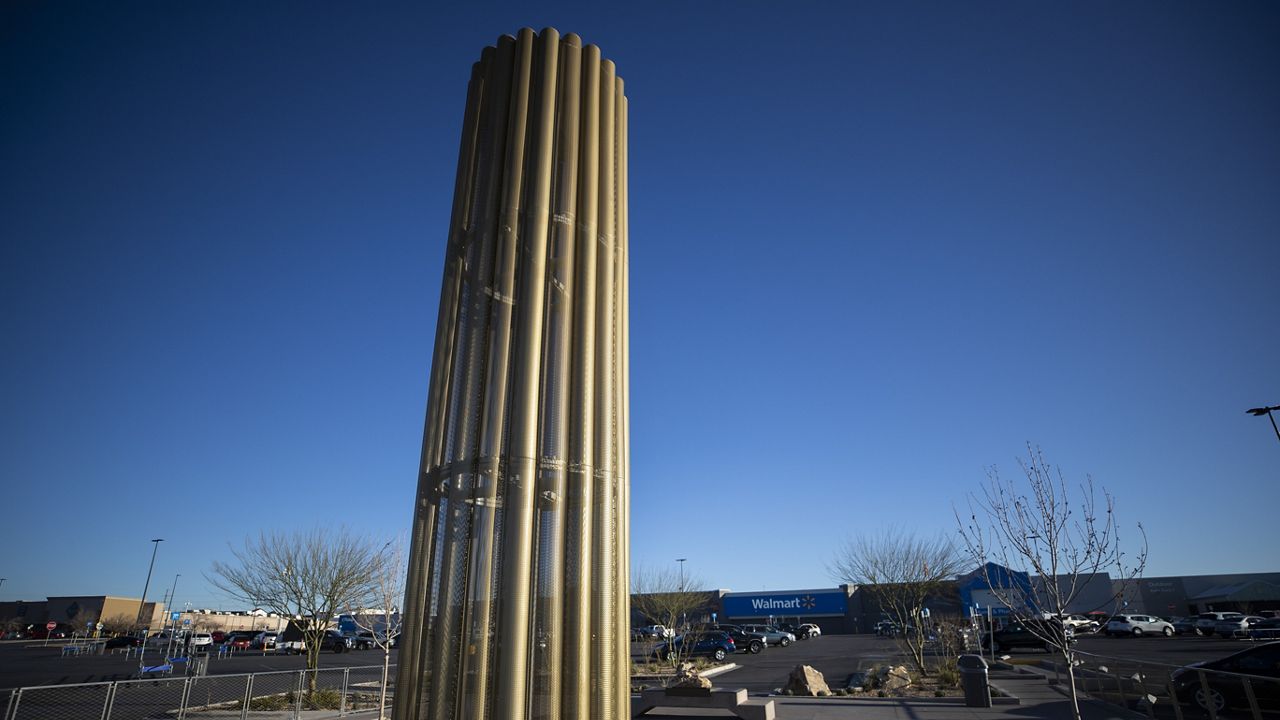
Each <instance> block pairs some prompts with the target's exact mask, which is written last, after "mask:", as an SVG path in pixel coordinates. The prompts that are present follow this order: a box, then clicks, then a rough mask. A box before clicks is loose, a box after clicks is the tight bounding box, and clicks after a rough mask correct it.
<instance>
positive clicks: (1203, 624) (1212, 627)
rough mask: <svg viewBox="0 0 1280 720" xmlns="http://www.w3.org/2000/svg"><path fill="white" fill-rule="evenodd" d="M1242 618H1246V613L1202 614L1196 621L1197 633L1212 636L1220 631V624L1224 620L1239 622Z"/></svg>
mask: <svg viewBox="0 0 1280 720" xmlns="http://www.w3.org/2000/svg"><path fill="white" fill-rule="evenodd" d="M1242 617H1244V613H1238V612H1202V613H1200V616H1199V617H1198V618H1197V619H1196V633H1197V634H1199V635H1212V634H1213V633H1214V632H1215V631H1216V630H1217V629H1218V628H1217V626H1218V623H1220V622H1222V621H1223V620H1239V619H1240V618H1242Z"/></svg>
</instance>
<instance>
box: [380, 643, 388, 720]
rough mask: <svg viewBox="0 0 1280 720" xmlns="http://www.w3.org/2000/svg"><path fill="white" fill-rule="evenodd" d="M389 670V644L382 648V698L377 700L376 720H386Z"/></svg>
mask: <svg viewBox="0 0 1280 720" xmlns="http://www.w3.org/2000/svg"><path fill="white" fill-rule="evenodd" d="M390 669H391V643H390V641H388V642H387V646H386V647H384V648H382V696H381V697H380V698H378V720H386V716H387V713H386V710H387V674H388V672H389V671H390Z"/></svg>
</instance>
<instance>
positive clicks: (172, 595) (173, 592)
mask: <svg viewBox="0 0 1280 720" xmlns="http://www.w3.org/2000/svg"><path fill="white" fill-rule="evenodd" d="M180 577H182V573H178V574H177V575H174V576H173V588H172V589H170V590H169V602H168V603H166V604H165V606H164V608H165V610H170V611H171V610H172V606H173V605H176V604H177V603H178V600H177V598H178V578H180ZM172 615H173V614H172V612H170V617H172ZM163 627H164V626H163V625H162V626H161V628H162V629H163ZM177 634H178V621H177V620H174V621H173V622H172V623H171V624H170V629H169V644H168V647H169V648H172V647H173V637H174V635H177ZM165 654H166V655H168V654H169V650H168V649H166V650H165Z"/></svg>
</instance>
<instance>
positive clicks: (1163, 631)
mask: <svg viewBox="0 0 1280 720" xmlns="http://www.w3.org/2000/svg"><path fill="white" fill-rule="evenodd" d="M1105 632H1106V634H1107V635H1108V636H1109V637H1116V636H1118V635H1132V636H1133V637H1142V636H1143V635H1164V636H1165V637H1172V636H1173V624H1172V623H1170V622H1168V621H1167V620H1161V619H1160V618H1158V617H1152V616H1151V615H1116V616H1115V617H1113V618H1111V621H1110V622H1108V623H1107V627H1106V630H1105Z"/></svg>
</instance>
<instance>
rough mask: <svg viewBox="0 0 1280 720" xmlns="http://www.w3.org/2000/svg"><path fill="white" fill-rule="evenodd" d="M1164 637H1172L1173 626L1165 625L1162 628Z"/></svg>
mask: <svg viewBox="0 0 1280 720" xmlns="http://www.w3.org/2000/svg"><path fill="white" fill-rule="evenodd" d="M1164 636H1165V637H1173V628H1171V627H1168V626H1166V627H1165V629H1164Z"/></svg>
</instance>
